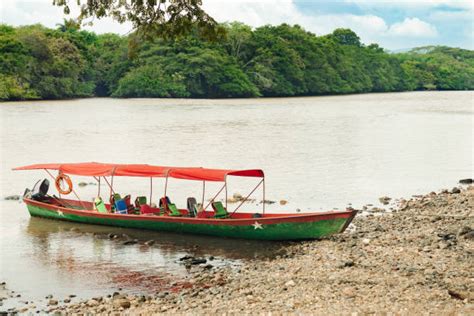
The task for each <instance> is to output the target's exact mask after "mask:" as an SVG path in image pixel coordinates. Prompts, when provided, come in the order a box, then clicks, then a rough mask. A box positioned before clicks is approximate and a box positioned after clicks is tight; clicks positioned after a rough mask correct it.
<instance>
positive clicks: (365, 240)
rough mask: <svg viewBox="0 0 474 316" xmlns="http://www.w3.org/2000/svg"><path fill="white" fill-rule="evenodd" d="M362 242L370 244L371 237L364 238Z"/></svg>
mask: <svg viewBox="0 0 474 316" xmlns="http://www.w3.org/2000/svg"><path fill="white" fill-rule="evenodd" d="M362 243H363V244H364V245H368V244H370V239H369V238H364V239H362Z"/></svg>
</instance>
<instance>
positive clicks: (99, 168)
mask: <svg viewBox="0 0 474 316" xmlns="http://www.w3.org/2000/svg"><path fill="white" fill-rule="evenodd" d="M36 169H48V170H58V171H60V172H63V173H66V174H73V175H78V176H97V177H102V176H112V175H113V176H128V177H148V178H149V177H163V178H164V177H167V176H168V177H171V178H176V179H185V180H199V181H225V178H226V176H227V175H230V176H239V177H257V178H263V177H264V174H263V171H262V170H259V169H252V170H225V169H206V168H177V167H163V166H152V165H145V164H106V163H98V162H83V163H63V164H61V163H48V164H35V165H29V166H24V167H17V168H14V169H13V170H36Z"/></svg>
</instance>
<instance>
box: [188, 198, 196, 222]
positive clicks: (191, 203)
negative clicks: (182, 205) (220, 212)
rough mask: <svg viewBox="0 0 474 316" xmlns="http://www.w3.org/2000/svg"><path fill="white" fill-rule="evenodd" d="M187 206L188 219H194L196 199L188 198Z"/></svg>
mask: <svg viewBox="0 0 474 316" xmlns="http://www.w3.org/2000/svg"><path fill="white" fill-rule="evenodd" d="M187 206H188V214H189V217H196V216H197V201H196V199H195V198H193V197H188V200H187Z"/></svg>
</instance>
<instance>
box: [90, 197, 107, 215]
mask: <svg viewBox="0 0 474 316" xmlns="http://www.w3.org/2000/svg"><path fill="white" fill-rule="evenodd" d="M94 205H95V209H96V210H97V212H99V213H108V212H109V211H108V210H107V208H106V207H105V203H104V201H103V200H102V198H101V197H100V196H98V197H96V198H95V200H94Z"/></svg>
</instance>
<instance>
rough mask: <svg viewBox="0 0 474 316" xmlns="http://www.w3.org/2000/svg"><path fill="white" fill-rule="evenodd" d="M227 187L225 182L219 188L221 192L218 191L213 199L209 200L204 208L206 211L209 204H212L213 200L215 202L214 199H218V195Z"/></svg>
mask: <svg viewBox="0 0 474 316" xmlns="http://www.w3.org/2000/svg"><path fill="white" fill-rule="evenodd" d="M224 188H225V184H224V185H223V186H222V188H221V189H220V190H219V192H217V194H216V195H214V197H213V198H212V200H210V201H209V203H208V204H207V205H206V207H205V208H204V211H205V210H206V209H207V208H208V207H209V205H211V204H212V202H214V200H215V199H216V197H218V196H219V194H220V193H221V192H222V190H224Z"/></svg>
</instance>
